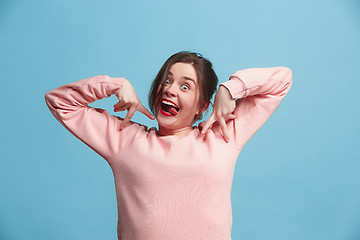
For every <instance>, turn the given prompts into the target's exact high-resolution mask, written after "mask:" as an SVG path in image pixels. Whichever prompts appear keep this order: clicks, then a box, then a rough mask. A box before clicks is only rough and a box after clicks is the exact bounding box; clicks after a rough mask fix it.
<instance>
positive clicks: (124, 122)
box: [120, 107, 136, 130]
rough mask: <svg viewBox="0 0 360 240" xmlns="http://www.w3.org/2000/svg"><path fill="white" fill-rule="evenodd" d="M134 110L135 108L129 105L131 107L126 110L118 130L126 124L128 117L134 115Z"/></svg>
mask: <svg viewBox="0 0 360 240" xmlns="http://www.w3.org/2000/svg"><path fill="white" fill-rule="evenodd" d="M135 111H136V108H135V107H131V108H130V109H129V110H128V112H127V114H126V116H125V118H124V120H123V121H122V123H121V125H120V130H121V129H124V128H125V127H126V126H127V124H128V122H129V121H130V119H131V118H132V116H134V113H135Z"/></svg>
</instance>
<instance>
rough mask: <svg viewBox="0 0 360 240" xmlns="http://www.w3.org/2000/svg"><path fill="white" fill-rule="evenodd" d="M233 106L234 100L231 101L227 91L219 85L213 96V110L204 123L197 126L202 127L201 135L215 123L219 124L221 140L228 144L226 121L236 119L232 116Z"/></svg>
mask: <svg viewBox="0 0 360 240" xmlns="http://www.w3.org/2000/svg"><path fill="white" fill-rule="evenodd" d="M235 106H236V104H235V99H232V97H231V94H230V92H229V90H228V89H227V88H226V87H224V86H222V85H220V87H219V89H218V91H217V92H216V95H215V102H214V108H213V111H212V113H211V116H210V117H209V119H208V120H207V121H206V122H202V123H200V124H199V126H200V127H202V130H201V133H206V131H207V130H208V129H209V128H210V127H211V126H212V125H213V124H214V123H215V122H219V124H220V129H221V132H222V135H223V138H224V140H225V142H229V140H230V138H229V133H228V131H227V128H226V121H228V120H230V119H235V118H236V116H235V115H234V114H233V112H234V110H235Z"/></svg>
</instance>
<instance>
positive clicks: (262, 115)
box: [221, 67, 292, 150]
mask: <svg viewBox="0 0 360 240" xmlns="http://www.w3.org/2000/svg"><path fill="white" fill-rule="evenodd" d="M221 85H223V86H224V87H226V88H227V89H228V90H229V92H230V94H231V96H232V98H233V99H238V100H237V101H236V108H235V111H234V114H235V115H236V117H237V118H236V119H235V120H233V121H229V122H228V124H227V127H228V128H229V133H231V138H232V142H233V143H234V144H235V145H236V147H237V148H238V149H240V150H241V149H242V148H243V147H244V145H245V144H246V143H247V142H248V141H249V140H250V138H251V137H252V136H253V135H254V134H255V133H256V132H257V131H258V130H259V129H260V127H261V126H262V125H263V124H264V123H265V122H266V120H267V119H268V118H269V117H270V116H271V115H272V114H273V112H274V111H275V110H276V109H277V107H278V106H279V104H280V102H281V101H282V100H283V98H284V97H285V95H286V94H287V93H288V91H289V89H290V87H291V85H292V71H291V70H290V69H289V68H287V67H269V68H248V69H244V70H240V71H237V72H235V73H234V74H232V75H231V76H230V77H229V81H227V82H224V83H222V84H221Z"/></svg>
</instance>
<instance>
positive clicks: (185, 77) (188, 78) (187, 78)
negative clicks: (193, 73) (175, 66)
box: [169, 71, 196, 85]
mask: <svg viewBox="0 0 360 240" xmlns="http://www.w3.org/2000/svg"><path fill="white" fill-rule="evenodd" d="M169 74H170V75H174V74H173V73H172V72H170V71H169ZM183 78H184V79H186V80H190V81H193V82H194V84H195V80H194V79H192V78H190V77H187V76H184V77H183ZM195 85H196V84H195Z"/></svg>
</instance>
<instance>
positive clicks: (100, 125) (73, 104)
mask: <svg viewBox="0 0 360 240" xmlns="http://www.w3.org/2000/svg"><path fill="white" fill-rule="evenodd" d="M125 80H126V79H124V78H111V77H109V76H107V75H99V76H94V77H90V78H86V79H82V80H80V81H77V82H74V83H70V84H66V85H63V86H60V87H58V88H55V89H53V90H51V91H49V92H47V93H46V94H45V101H46V104H47V106H48V107H49V109H50V111H51V113H52V114H53V115H54V117H55V118H56V119H57V120H58V121H59V122H60V123H61V124H62V125H63V126H64V127H65V128H66V129H67V130H69V131H70V132H71V133H72V134H73V135H74V136H75V137H77V138H79V139H80V140H81V141H83V142H84V143H85V144H86V145H88V146H89V147H90V148H92V149H93V150H94V151H95V152H97V153H98V154H99V155H101V156H102V157H103V158H104V159H106V160H109V158H111V157H112V156H113V155H115V154H117V153H119V151H121V150H122V149H123V148H124V147H126V144H127V142H129V141H130V140H131V138H132V137H133V136H134V135H135V134H134V131H136V129H139V127H138V126H129V127H127V128H125V129H123V130H120V126H121V123H122V122H123V119H122V118H120V117H116V116H113V115H110V114H109V113H108V112H107V111H106V110H103V109H99V108H93V107H90V106H88V104H89V103H92V102H94V101H95V100H100V99H102V98H108V97H110V96H111V95H112V94H117V95H118V94H119V92H120V90H121V89H122V88H123V86H124V81H125ZM118 105H119V104H118ZM114 107H115V106H114ZM126 107H131V104H130V105H128V104H127V105H126ZM123 110H124V109H123Z"/></svg>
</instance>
